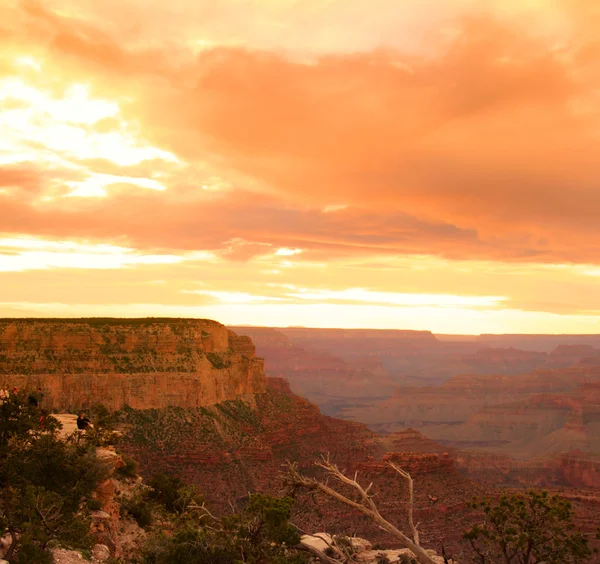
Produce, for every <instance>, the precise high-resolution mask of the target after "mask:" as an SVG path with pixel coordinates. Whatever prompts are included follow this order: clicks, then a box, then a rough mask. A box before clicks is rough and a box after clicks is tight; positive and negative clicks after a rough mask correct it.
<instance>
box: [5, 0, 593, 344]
mask: <svg viewBox="0 0 600 564" xmlns="http://www.w3.org/2000/svg"><path fill="white" fill-rule="evenodd" d="M598 37H600V5H599V4H598V2H596V1H595V0H402V1H398V0H369V1H368V2H366V1H365V0H169V1H166V0H154V1H152V2H148V0H103V1H102V2H98V1H97V0H25V1H15V0H3V2H2V3H0V316H4V317H13V316H19V317H23V316H42V317H43V316H53V317H80V316H119V317H145V316H176V317H179V316H181V317H202V318H211V319H216V320H218V321H220V322H222V323H226V324H246V325H269V326H280V327H285V326H290V325H303V326H310V327H371V328H399V329H423V330H431V331H434V332H438V333H460V334H478V333H519V332H520V333H600V158H599V154H600V40H599V39H598Z"/></svg>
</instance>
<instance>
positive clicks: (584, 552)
mask: <svg viewBox="0 0 600 564" xmlns="http://www.w3.org/2000/svg"><path fill="white" fill-rule="evenodd" d="M471 506H472V507H473V508H474V509H478V510H480V511H482V512H483V520H482V522H481V523H480V524H477V525H475V526H473V527H472V528H471V529H469V530H468V531H466V532H465V534H464V538H465V539H467V540H468V541H469V543H470V544H471V547H472V549H473V552H474V561H476V562H480V563H481V564H486V563H488V562H505V563H506V564H513V563H515V564H535V563H536V562H539V563H542V562H543V563H544V564H569V563H577V562H585V559H586V558H587V557H589V556H590V555H591V554H592V551H591V549H590V547H589V544H588V540H587V538H586V537H585V536H584V535H583V534H582V533H581V532H580V531H577V530H575V528H574V523H573V518H572V509H571V504H570V503H569V502H568V501H566V500H563V499H561V498H560V497H559V496H557V495H553V496H550V495H549V494H548V492H545V491H542V492H538V491H534V490H531V491H529V492H527V493H517V494H507V493H503V494H502V495H501V496H500V497H499V498H498V499H497V500H495V499H491V498H487V497H486V498H482V499H479V500H474V501H473V503H472V504H471Z"/></svg>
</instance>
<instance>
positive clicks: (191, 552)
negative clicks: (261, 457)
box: [141, 482, 307, 564]
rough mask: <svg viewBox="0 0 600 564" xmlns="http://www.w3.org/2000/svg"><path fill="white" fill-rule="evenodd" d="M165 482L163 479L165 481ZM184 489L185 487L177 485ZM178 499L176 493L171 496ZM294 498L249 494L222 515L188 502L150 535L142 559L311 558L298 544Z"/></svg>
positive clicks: (216, 563) (155, 562) (275, 563)
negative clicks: (293, 521) (240, 504)
mask: <svg viewBox="0 0 600 564" xmlns="http://www.w3.org/2000/svg"><path fill="white" fill-rule="evenodd" d="M163 484H164V482H163ZM182 489H183V490H184V491H185V486H183V488H181V487H180V488H179V489H178V491H179V492H181V491H182ZM173 499H174V498H173ZM292 506H293V500H292V499H290V498H287V497H286V498H277V497H272V496H267V495H261V494H253V495H250V497H249V501H248V504H247V506H246V507H245V509H243V510H242V511H241V512H239V513H236V514H234V515H230V516H227V517H223V518H220V519H219V518H216V517H214V516H213V515H212V514H211V513H210V512H209V511H208V510H207V509H206V508H205V506H204V504H203V503H202V504H201V505H199V504H197V503H190V504H188V505H187V507H186V509H185V510H184V511H183V512H180V511H179V510H178V509H177V504H176V503H175V504H174V505H173V507H174V508H175V511H176V513H175V514H174V518H173V519H172V521H171V523H170V524H171V526H172V530H171V531H170V532H168V534H166V532H165V528H164V523H162V524H161V527H159V528H157V529H158V530H157V531H156V532H155V533H154V534H153V535H151V536H150V537H149V539H148V541H147V543H146V546H145V550H144V553H143V557H142V559H141V562H143V563H144V564H167V563H168V564H171V563H173V562H177V563H178V564H193V563H194V564H195V563H197V562H204V563H206V564H233V563H237V562H240V563H242V562H244V563H247V564H258V563H259V562H270V563H272V564H283V563H290V564H294V563H297V564H301V563H304V562H306V561H307V557H306V555H305V554H304V553H302V552H301V551H299V550H298V549H297V548H296V547H297V546H298V544H299V541H300V537H299V536H298V533H297V532H296V529H295V527H294V526H293V525H291V523H290V517H291V512H292Z"/></svg>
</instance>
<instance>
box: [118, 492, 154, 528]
mask: <svg viewBox="0 0 600 564" xmlns="http://www.w3.org/2000/svg"><path fill="white" fill-rule="evenodd" d="M121 509H122V510H123V511H124V512H125V513H126V514H128V515H130V516H131V517H133V518H134V519H135V521H136V522H137V524H138V525H139V526H140V527H142V529H145V528H147V527H149V526H150V525H152V522H153V520H154V519H153V516H152V505H151V504H150V503H148V501H147V500H146V499H145V497H144V496H142V495H140V494H137V495H134V496H132V497H130V498H129V499H126V500H124V501H123V502H122V503H121Z"/></svg>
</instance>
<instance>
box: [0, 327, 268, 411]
mask: <svg viewBox="0 0 600 564" xmlns="http://www.w3.org/2000/svg"><path fill="white" fill-rule="evenodd" d="M2 384H5V385H8V386H10V387H12V386H18V387H21V388H37V387H41V388H42V390H43V391H44V393H45V397H44V400H43V401H44V404H45V406H46V407H48V408H50V409H59V410H65V409H79V408H85V407H88V406H90V405H93V404H95V403H103V404H104V405H106V406H107V407H109V408H111V409H119V408H121V407H123V406H125V405H129V406H131V407H133V408H137V409H149V408H160V407H167V406H178V407H200V406H204V405H212V404H215V403H218V402H221V401H226V400H230V399H239V398H243V397H250V396H251V395H252V394H255V393H262V392H264V391H265V386H266V380H265V372H264V362H263V360H262V359H261V358H257V357H256V355H255V350H254V345H253V344H252V341H251V340H250V339H249V338H248V337H238V336H237V335H236V334H235V333H233V332H232V331H229V330H228V329H227V328H226V327H225V326H223V325H221V324H220V323H217V322H216V321H210V320H192V319H190V320H188V319H77V320H75V319H56V320H49V319H30V320H28V319H19V320H17V319H7V320H0V385H2Z"/></svg>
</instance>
